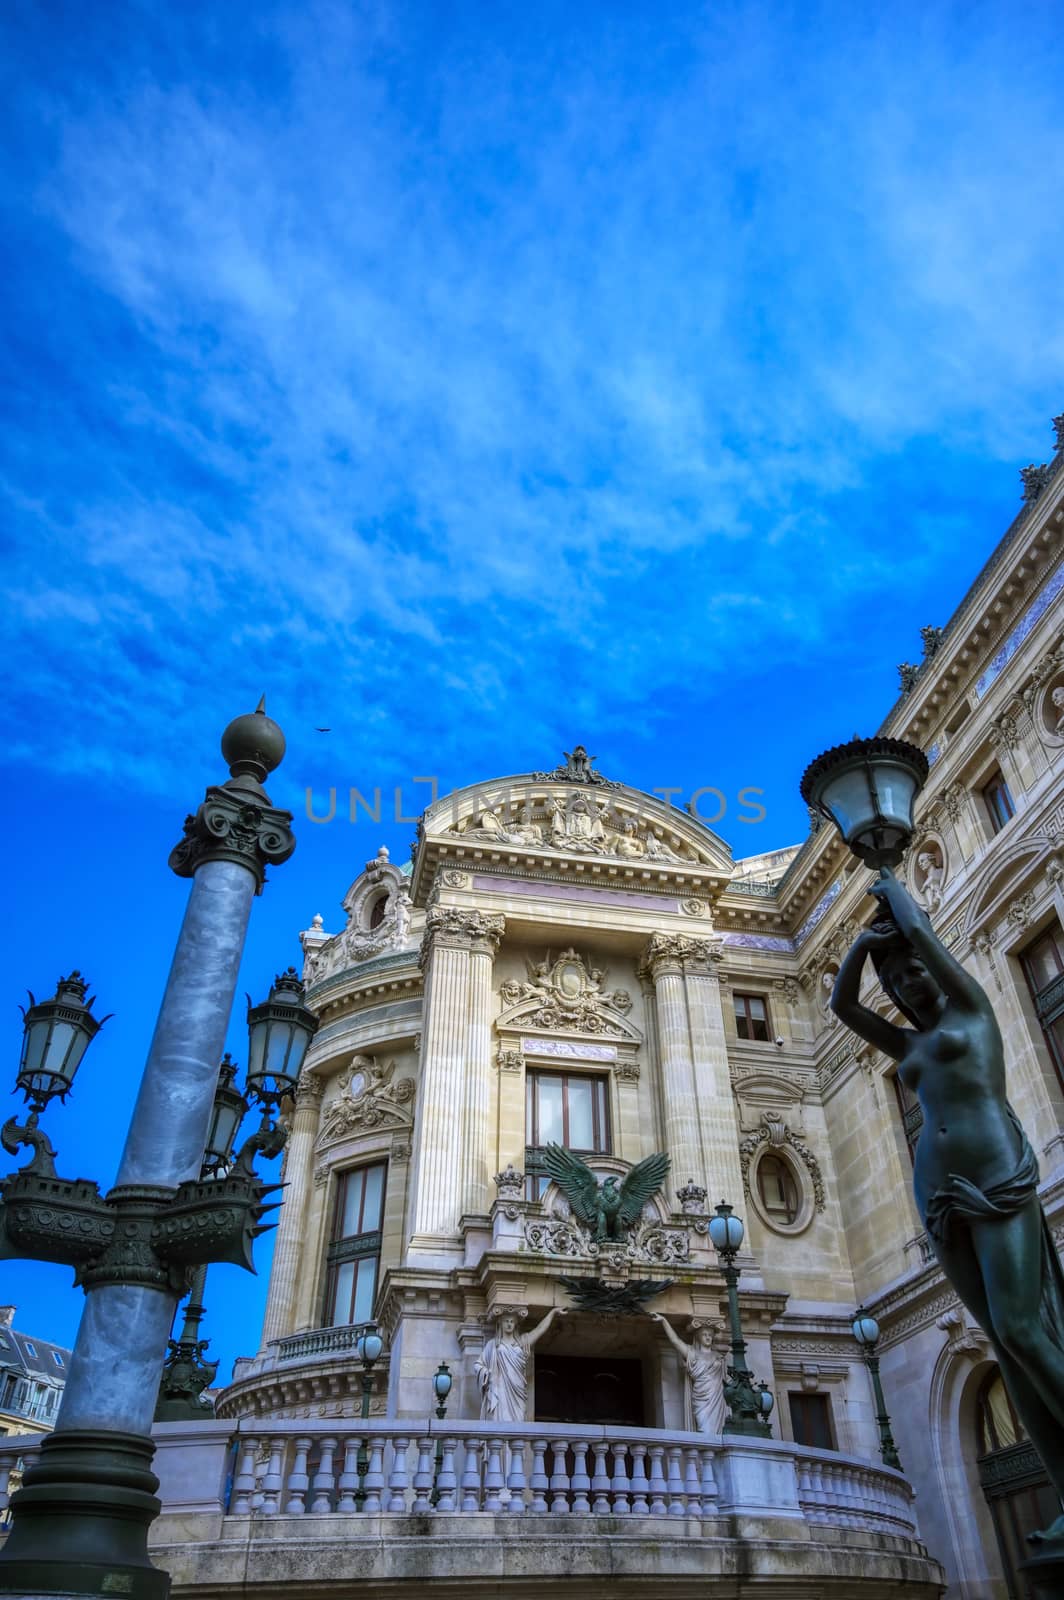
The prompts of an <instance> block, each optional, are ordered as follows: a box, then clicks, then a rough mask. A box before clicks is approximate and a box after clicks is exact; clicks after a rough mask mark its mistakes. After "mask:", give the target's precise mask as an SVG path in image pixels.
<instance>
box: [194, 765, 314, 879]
mask: <svg viewBox="0 0 1064 1600" xmlns="http://www.w3.org/2000/svg"><path fill="white" fill-rule="evenodd" d="M291 824H292V813H291V812H290V811H281V810H279V809H278V808H277V807H276V806H271V805H270V804H269V800H268V798H267V796H266V792H265V790H264V789H261V788H260V787H259V786H258V784H255V785H254V786H250V785H245V784H244V783H243V782H242V781H241V780H240V779H232V780H230V782H229V783H227V784H223V785H221V786H219V787H215V786H212V787H211V788H209V789H208V790H207V795H206V798H205V799H204V801H203V804H202V805H201V806H200V808H199V810H198V811H197V812H196V814H195V816H189V817H186V818H185V832H184V838H183V839H182V840H181V842H180V843H179V844H176V845H175V846H174V848H173V849H172V850H171V852H170V868H171V871H173V872H176V874H177V876H178V877H179V878H191V877H193V876H194V875H195V873H196V872H197V870H198V869H199V868H200V867H201V866H203V864H204V862H206V861H235V862H236V863H237V865H238V866H241V867H246V868H247V869H248V871H249V872H251V873H253V874H254V876H255V882H256V892H258V890H261V888H262V885H263V883H264V882H265V881H266V868H267V867H279V866H280V865H281V864H282V862H285V861H287V860H288V858H289V856H290V855H291V854H292V852H293V850H294V849H295V847H296V840H295V835H294V834H293V832H292V826H291Z"/></svg>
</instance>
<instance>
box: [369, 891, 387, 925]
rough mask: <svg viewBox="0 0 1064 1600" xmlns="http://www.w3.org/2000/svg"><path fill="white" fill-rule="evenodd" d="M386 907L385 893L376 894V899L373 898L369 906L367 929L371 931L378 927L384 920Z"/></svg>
mask: <svg viewBox="0 0 1064 1600" xmlns="http://www.w3.org/2000/svg"><path fill="white" fill-rule="evenodd" d="M387 909H388V896H387V895H386V894H381V895H378V896H377V898H376V900H374V902H373V904H372V905H371V906H370V908H369V929H370V932H371V933H372V932H373V930H374V928H379V927H380V925H381V923H382V922H383V921H384V914H385V912H386V911H387Z"/></svg>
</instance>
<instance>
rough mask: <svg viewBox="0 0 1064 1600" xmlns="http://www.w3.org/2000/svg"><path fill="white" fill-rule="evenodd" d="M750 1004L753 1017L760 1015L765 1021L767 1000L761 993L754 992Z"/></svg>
mask: <svg viewBox="0 0 1064 1600" xmlns="http://www.w3.org/2000/svg"><path fill="white" fill-rule="evenodd" d="M749 1005H750V1015H751V1017H753V1018H755V1019H756V1018H758V1017H760V1019H761V1021H762V1022H764V1020H765V1002H764V1001H763V1000H762V998H761V996H760V995H759V994H752V995H751V996H750V1000H749Z"/></svg>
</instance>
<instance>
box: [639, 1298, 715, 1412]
mask: <svg viewBox="0 0 1064 1600" xmlns="http://www.w3.org/2000/svg"><path fill="white" fill-rule="evenodd" d="M650 1315H651V1316H652V1317H653V1318H654V1321H655V1322H657V1323H660V1324H661V1328H662V1331H663V1332H664V1334H665V1337H666V1338H667V1339H668V1341H669V1343H670V1344H671V1345H672V1347H673V1349H674V1350H675V1351H676V1354H677V1355H678V1356H679V1358H680V1360H681V1361H682V1362H683V1364H684V1370H685V1371H686V1373H687V1377H688V1382H689V1393H690V1402H691V1406H690V1409H691V1422H692V1424H693V1426H694V1429H695V1431H696V1432H697V1433H709V1434H712V1435H713V1437H714V1438H717V1437H718V1436H719V1435H720V1434H722V1433H723V1432H724V1418H725V1414H726V1409H727V1408H726V1406H725V1401H724V1365H725V1362H724V1356H723V1355H722V1354H721V1352H720V1351H719V1350H716V1349H714V1345H713V1340H714V1338H715V1336H716V1333H717V1330H718V1328H719V1327H720V1323H719V1322H702V1321H700V1320H699V1319H698V1318H696V1319H695V1320H694V1321H693V1322H692V1323H691V1333H692V1336H693V1337H692V1339H691V1343H690V1344H685V1343H684V1341H683V1340H682V1339H681V1338H680V1336H679V1334H678V1333H677V1332H676V1330H675V1329H674V1328H673V1326H672V1324H671V1323H670V1321H669V1320H668V1318H667V1317H665V1316H663V1315H662V1313H661V1312H660V1311H651V1312H650Z"/></svg>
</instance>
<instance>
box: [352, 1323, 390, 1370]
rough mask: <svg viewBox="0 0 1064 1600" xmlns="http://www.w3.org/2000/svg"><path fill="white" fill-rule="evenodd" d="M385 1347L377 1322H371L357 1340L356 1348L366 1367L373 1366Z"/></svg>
mask: <svg viewBox="0 0 1064 1600" xmlns="http://www.w3.org/2000/svg"><path fill="white" fill-rule="evenodd" d="M383 1349H384V1340H383V1339H382V1338H381V1336H380V1334H379V1333H378V1332H377V1328H376V1324H375V1323H372V1322H371V1323H369V1324H367V1326H366V1327H365V1328H363V1330H362V1332H361V1333H360V1334H359V1336H358V1338H357V1339H356V1340H355V1350H356V1352H357V1354H358V1359H359V1360H360V1361H361V1362H362V1364H363V1366H365V1367H372V1365H373V1363H374V1362H375V1361H376V1360H377V1359H378V1357H379V1356H380V1353H381V1351H382V1350H383Z"/></svg>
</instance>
